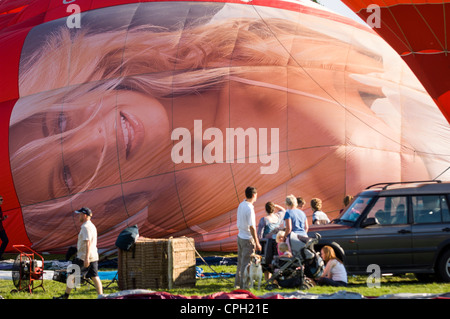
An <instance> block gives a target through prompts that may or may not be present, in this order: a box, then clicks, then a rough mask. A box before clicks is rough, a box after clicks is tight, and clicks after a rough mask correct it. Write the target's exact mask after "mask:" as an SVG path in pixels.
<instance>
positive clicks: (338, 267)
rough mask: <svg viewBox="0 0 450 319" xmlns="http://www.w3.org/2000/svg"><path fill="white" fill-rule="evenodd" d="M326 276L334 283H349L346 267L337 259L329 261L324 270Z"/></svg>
mask: <svg viewBox="0 0 450 319" xmlns="http://www.w3.org/2000/svg"><path fill="white" fill-rule="evenodd" d="M324 276H326V277H328V278H330V279H333V280H334V281H343V282H345V283H346V282H347V270H345V266H344V265H343V264H342V263H341V262H339V261H338V260H337V259H331V260H330V261H328V263H327V265H326V267H325V270H324Z"/></svg>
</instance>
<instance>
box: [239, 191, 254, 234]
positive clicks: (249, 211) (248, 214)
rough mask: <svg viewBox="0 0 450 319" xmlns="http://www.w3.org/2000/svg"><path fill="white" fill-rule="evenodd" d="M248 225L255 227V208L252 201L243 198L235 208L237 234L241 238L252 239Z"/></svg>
mask: <svg viewBox="0 0 450 319" xmlns="http://www.w3.org/2000/svg"><path fill="white" fill-rule="evenodd" d="M250 226H253V227H255V229H256V221H255V209H254V207H253V204H252V203H249V202H247V201H246V200H244V201H243V202H242V203H240V204H239V206H238V209H237V227H238V229H239V233H238V236H239V237H240V238H242V239H252V238H253V237H252V234H251V233H250Z"/></svg>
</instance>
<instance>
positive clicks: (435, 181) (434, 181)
mask: <svg viewBox="0 0 450 319" xmlns="http://www.w3.org/2000/svg"><path fill="white" fill-rule="evenodd" d="M416 183H438V184H439V183H442V181H441V180H428V181H410V182H388V183H377V184H373V185H370V186H368V187H366V189H370V188H372V187H375V186H380V185H385V186H384V187H383V190H386V189H387V188H388V187H389V186H392V185H398V184H416Z"/></svg>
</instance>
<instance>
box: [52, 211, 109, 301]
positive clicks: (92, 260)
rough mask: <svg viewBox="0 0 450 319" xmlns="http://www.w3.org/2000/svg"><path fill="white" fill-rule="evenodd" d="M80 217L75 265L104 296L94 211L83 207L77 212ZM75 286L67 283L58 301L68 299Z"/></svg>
mask: <svg viewBox="0 0 450 319" xmlns="http://www.w3.org/2000/svg"><path fill="white" fill-rule="evenodd" d="M75 213H76V214H78V215H79V217H80V223H82V225H81V230H80V233H79V234H78V243H77V256H76V258H75V259H74V261H73V264H75V265H78V266H79V267H80V269H81V276H82V277H83V278H90V279H92V281H93V282H94V286H95V289H96V290H97V294H98V295H101V294H103V286H102V282H101V280H100V278H99V276H98V250H97V228H96V227H95V225H94V224H93V223H92V222H91V217H92V211H91V210H90V209H89V208H87V207H82V208H80V209H78V210H76V211H75ZM72 288H73V284H69V282H68V283H67V287H66V292H65V293H64V295H62V296H61V297H59V298H56V299H67V298H68V297H69V294H70V292H71V291H72Z"/></svg>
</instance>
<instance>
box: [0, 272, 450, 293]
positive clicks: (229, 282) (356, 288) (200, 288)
mask: <svg viewBox="0 0 450 319" xmlns="http://www.w3.org/2000/svg"><path fill="white" fill-rule="evenodd" d="M201 267H202V268H203V269H204V271H205V272H211V269H210V268H209V267H208V266H201ZM211 267H212V268H213V269H214V271H216V272H218V273H221V272H223V273H235V271H236V266H211ZM110 283H111V281H103V286H104V287H106V286H107V285H108V284H110ZM233 284H234V278H219V279H198V280H197V282H196V286H195V287H194V288H189V289H172V290H170V291H169V290H165V291H167V292H169V293H171V294H174V295H183V296H193V295H195V296H205V295H210V294H212V293H216V292H221V291H222V292H230V291H232V290H234V288H233ZM14 288H15V287H14V285H13V283H12V280H0V296H2V297H3V298H5V299H52V298H53V297H54V296H59V295H61V294H63V292H64V290H65V284H63V283H60V282H56V281H53V280H44V288H45V291H44V290H43V289H42V288H36V289H35V290H34V292H33V293H32V294H29V293H28V292H19V293H11V290H13V289H14ZM340 290H345V291H348V292H354V293H358V294H361V295H363V296H366V297H369V296H382V295H388V294H399V293H429V294H443V293H448V292H450V283H439V282H431V283H424V282H420V281H418V280H417V279H416V278H415V276H414V275H412V274H407V275H404V276H383V277H382V279H381V285H380V288H369V287H368V286H367V277H366V276H350V277H349V285H348V287H345V288H342V287H323V286H321V287H319V286H316V287H313V288H311V289H309V290H304V292H307V293H313V294H332V293H335V292H338V291H340ZM118 291H119V288H118V285H117V282H114V283H112V284H111V285H110V286H109V287H108V288H105V289H104V294H111V293H114V292H118ZM250 291H251V292H252V293H253V294H254V295H257V296H261V295H264V294H267V293H270V292H280V293H281V292H294V291H297V289H278V290H273V291H268V290H265V289H261V290H256V289H252V290H250ZM71 298H72V299H95V298H97V295H96V292H95V289H94V287H93V286H92V285H89V284H85V285H82V286H81V287H80V288H78V289H76V290H74V291H73V292H72V294H71Z"/></svg>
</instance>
